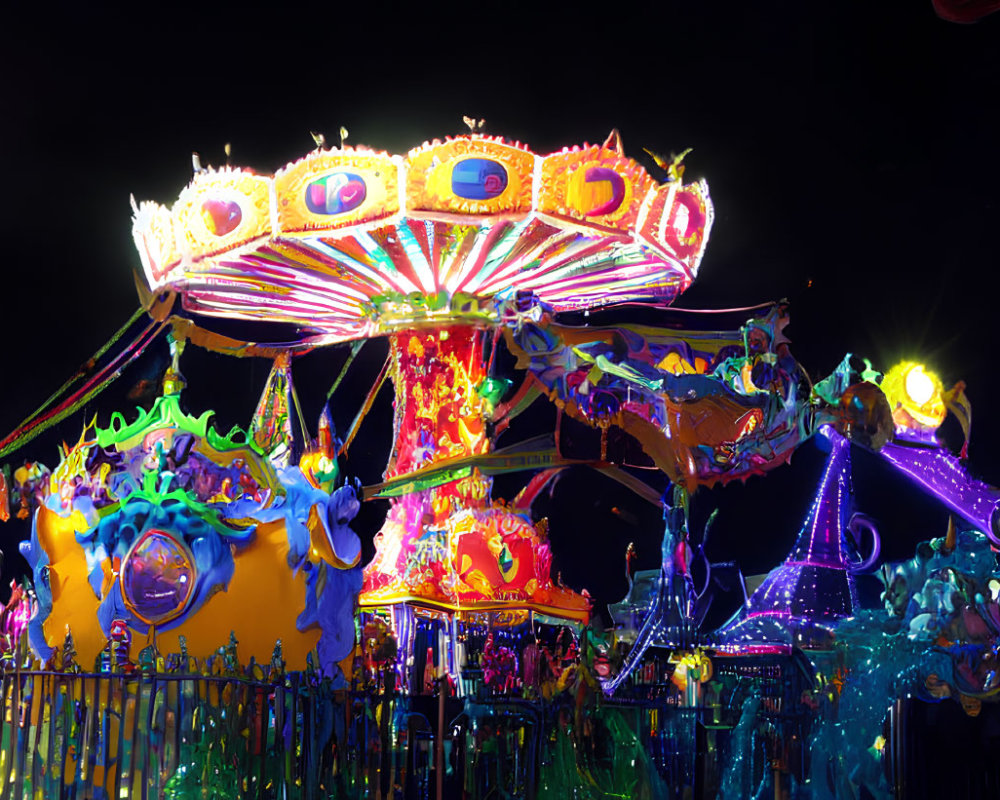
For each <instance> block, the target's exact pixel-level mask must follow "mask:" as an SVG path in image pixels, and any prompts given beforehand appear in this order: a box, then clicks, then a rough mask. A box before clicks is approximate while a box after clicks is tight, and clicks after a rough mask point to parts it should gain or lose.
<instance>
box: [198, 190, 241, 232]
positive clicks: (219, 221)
mask: <svg viewBox="0 0 1000 800" xmlns="http://www.w3.org/2000/svg"><path fill="white" fill-rule="evenodd" d="M201 218H202V220H204V222H205V227H206V228H208V232H209V233H211V234H212V235H213V236H225V235H226V234H227V233H232V232H233V231H235V230H236V229H237V228H238V227H239V226H240V223H241V222H242V221H243V211H242V210H241V209H240V204H239V203H237V202H235V201H233V200H222V199H219V198H212V199H210V200H206V201H205V202H203V203H202V204H201Z"/></svg>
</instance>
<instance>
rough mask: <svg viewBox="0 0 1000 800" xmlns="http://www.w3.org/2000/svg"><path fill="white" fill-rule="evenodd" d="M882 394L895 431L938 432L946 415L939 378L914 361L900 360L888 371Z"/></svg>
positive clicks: (883, 380) (942, 389)
mask: <svg viewBox="0 0 1000 800" xmlns="http://www.w3.org/2000/svg"><path fill="white" fill-rule="evenodd" d="M882 392H883V393H884V394H885V396H886V399H888V401H889V407H890V408H892V419H893V422H895V423H896V427H897V428H901V427H902V428H909V429H911V430H918V431H933V430H937V428H938V427H940V425H941V423H942V422H944V418H945V416H946V415H947V413H948V410H947V408H946V407H945V403H944V396H943V395H944V387H943V385H942V384H941V379H940V378H938V376H937V375H935V374H934V373H933V372H931V371H930V370H928V369H927V368H926V367H925V366H924V365H923V364H918V363H916V362H915V361H903V362H900V363H899V364H896V366H894V367H893V368H892V369H890V370H889V371H888V372H887V373H886V374H885V377H884V378H883V379H882Z"/></svg>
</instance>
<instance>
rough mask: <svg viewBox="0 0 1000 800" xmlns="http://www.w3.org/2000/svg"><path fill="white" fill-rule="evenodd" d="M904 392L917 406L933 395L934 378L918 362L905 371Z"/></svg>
mask: <svg viewBox="0 0 1000 800" xmlns="http://www.w3.org/2000/svg"><path fill="white" fill-rule="evenodd" d="M906 394H907V395H909V398H910V399H911V400H912V401H913V402H914V403H916V404H917V405H918V406H922V405H924V404H926V403H927V401H929V400H930V399H931V398H932V397H933V396H934V379H933V378H931V377H930V376H929V375H928V374H927V373H926V372H924V368H923V367H922V366H920V365H919V364H918V365H917V366H915V367H914V368H913V369H911V370H910V371H909V372H907V373H906Z"/></svg>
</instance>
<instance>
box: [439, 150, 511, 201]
mask: <svg viewBox="0 0 1000 800" xmlns="http://www.w3.org/2000/svg"><path fill="white" fill-rule="evenodd" d="M506 188H507V169H506V168H505V167H504V165H503V164H501V163H499V162H498V161H493V160H492V159H490V158H466V159H463V160H462V161H459V162H458V163H457V164H456V165H455V166H454V167H452V168H451V190H452V192H454V193H455V194H457V195H458V196H459V197H464V198H465V199H466V200H492V199H493V198H494V197H499V196H500V195H502V194H503V193H504V190H505V189H506Z"/></svg>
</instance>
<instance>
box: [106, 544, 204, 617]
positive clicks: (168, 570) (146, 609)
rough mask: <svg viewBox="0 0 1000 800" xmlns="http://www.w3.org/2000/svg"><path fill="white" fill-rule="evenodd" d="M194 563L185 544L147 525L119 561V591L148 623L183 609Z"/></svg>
mask: <svg viewBox="0 0 1000 800" xmlns="http://www.w3.org/2000/svg"><path fill="white" fill-rule="evenodd" d="M194 579H195V567H194V564H193V563H192V561H191V558H190V556H189V554H188V552H187V548H185V547H184V546H183V545H182V544H180V542H178V541H177V539H175V538H174V537H173V536H171V535H170V534H169V533H167V532H166V531H160V530H156V529H151V530H148V531H146V532H145V533H144V534H143V535H142V536H141V537H140V538H139V541H138V542H136V543H135V545H134V546H133V548H132V550H131V552H130V553H129V554H128V557H127V558H126V559H125V563H124V564H122V571H121V584H122V595H123V596H124V598H125V603H126V605H127V606H128V607H129V608H130V609H131V610H132V611H134V612H135V614H136V615H137V616H139V617H140V618H142V619H143V620H145V621H146V622H149V623H152V624H159V623H162V622H166V621H168V620H171V619H173V618H174V617H176V616H178V615H179V614H180V613H181V612H183V611H184V608H185V606H187V603H188V600H190V599H191V595H192V592H193V590H194Z"/></svg>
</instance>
